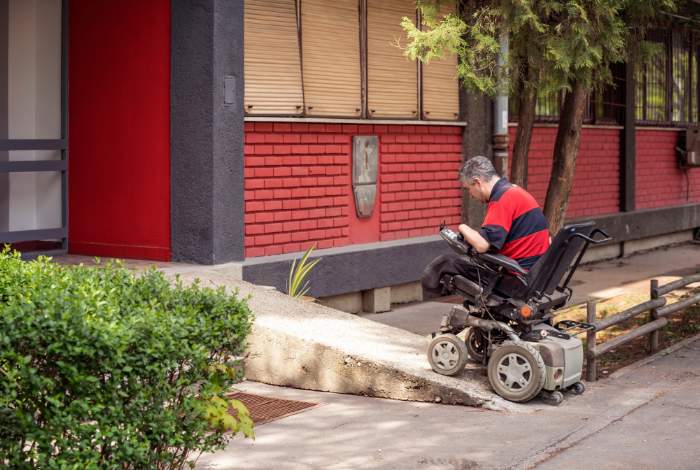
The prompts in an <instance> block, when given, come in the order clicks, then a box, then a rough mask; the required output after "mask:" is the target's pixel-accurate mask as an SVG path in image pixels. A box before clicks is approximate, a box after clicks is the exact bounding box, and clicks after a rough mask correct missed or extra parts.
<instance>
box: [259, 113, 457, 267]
mask: <svg viewBox="0 0 700 470" xmlns="http://www.w3.org/2000/svg"><path fill="white" fill-rule="evenodd" d="M245 131H246V136H245V201H246V203H245V225H246V233H245V246H246V257H255V256H266V255H273V254H280V253H289V252H296V251H302V250H305V249H306V248H307V247H309V246H311V245H312V244H316V247H317V248H330V247H337V246H344V245H348V244H350V243H352V241H353V240H362V241H363V242H365V241H379V240H394V239H397V238H407V237H414V236H422V235H430V234H434V233H436V231H437V225H438V224H439V223H440V222H442V221H443V220H444V221H446V222H447V223H448V224H456V223H459V219H460V209H461V199H460V189H459V183H458V181H457V170H458V168H459V164H460V161H461V132H462V128H461V127H457V126H455V127H451V126H424V125H416V126H402V125H355V124H320V123H319V124H317V123H270V122H247V123H246V127H245ZM354 135H377V136H378V137H379V146H380V147H379V163H380V165H379V187H378V189H379V191H378V194H377V200H376V201H375V209H374V210H375V213H374V214H373V217H372V219H371V220H370V221H362V220H360V219H357V217H356V215H355V203H354V198H353V196H352V185H351V157H352V136H354ZM373 221H376V222H373Z"/></svg>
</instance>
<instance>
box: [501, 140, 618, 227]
mask: <svg viewBox="0 0 700 470" xmlns="http://www.w3.org/2000/svg"><path fill="white" fill-rule="evenodd" d="M515 130H516V128H515V127H511V128H510V141H509V145H510V155H511V156H512V155H513V145H514V143H515ZM621 132H622V131H621V130H619V129H607V128H595V127H586V128H583V129H582V130H581V146H580V148H579V153H578V157H577V158H576V171H575V173H574V187H573V189H572V190H571V195H570V197H569V205H568V207H567V211H566V216H567V217H570V218H576V217H586V216H594V215H602V214H611V213H615V212H619V210H620V136H621ZM556 136H557V129H556V127H535V129H534V130H533V135H532V141H531V142H530V153H529V166H528V187H527V189H528V191H530V192H531V193H532V195H533V196H534V197H535V199H537V202H539V203H540V205H542V206H544V199H545V196H546V195H547V186H548V185H549V178H550V175H551V171H552V155H553V152H554V143H555V141H556Z"/></svg>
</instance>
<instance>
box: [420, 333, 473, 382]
mask: <svg viewBox="0 0 700 470" xmlns="http://www.w3.org/2000/svg"><path fill="white" fill-rule="evenodd" d="M428 362H429V363H430V367H432V369H433V370H434V371H435V372H437V373H438V374H442V375H456V374H458V373H460V372H461V371H462V370H463V369H464V366H465V365H466V364H467V345H466V344H464V341H462V340H461V339H460V338H458V337H457V336H455V335H453V334H442V335H438V336H436V337H435V339H433V340H432V341H431V342H430V345H429V346H428Z"/></svg>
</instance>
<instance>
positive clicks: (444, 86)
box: [423, 2, 459, 120]
mask: <svg viewBox="0 0 700 470" xmlns="http://www.w3.org/2000/svg"><path fill="white" fill-rule="evenodd" d="M454 12H455V5H454V3H453V2H448V3H443V4H441V5H440V15H442V16H446V15H448V14H449V13H454ZM458 90H459V81H458V80H457V56H456V55H454V54H450V55H446V56H445V57H443V58H442V59H434V60H431V61H430V62H429V63H427V64H423V119H440V120H457V119H458V117H459V91H458Z"/></svg>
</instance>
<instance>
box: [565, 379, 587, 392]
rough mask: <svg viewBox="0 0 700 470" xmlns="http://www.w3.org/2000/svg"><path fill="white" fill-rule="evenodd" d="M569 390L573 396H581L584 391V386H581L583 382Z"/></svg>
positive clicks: (577, 383)
mask: <svg viewBox="0 0 700 470" xmlns="http://www.w3.org/2000/svg"><path fill="white" fill-rule="evenodd" d="M569 390H571V393H573V394H574V395H582V394H583V392H585V391H586V386H585V385H583V382H576V383H575V384H573V385H572V386H571V388H570V389H569Z"/></svg>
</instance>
